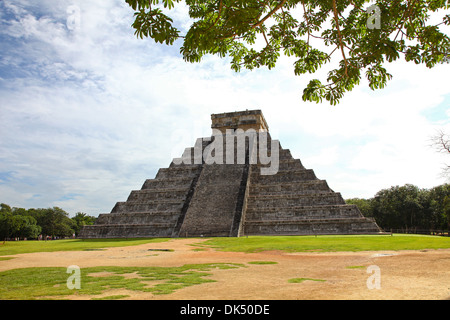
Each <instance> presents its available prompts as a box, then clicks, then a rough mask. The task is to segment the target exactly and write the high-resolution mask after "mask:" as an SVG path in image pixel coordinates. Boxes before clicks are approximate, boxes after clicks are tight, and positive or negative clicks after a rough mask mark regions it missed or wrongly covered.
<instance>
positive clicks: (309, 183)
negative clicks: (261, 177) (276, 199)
mask: <svg viewBox="0 0 450 320" xmlns="http://www.w3.org/2000/svg"><path fill="white" fill-rule="evenodd" d="M318 191H329V192H333V190H331V189H330V187H329V186H328V184H327V182H326V181H325V180H319V179H317V180H305V181H294V182H287V183H283V184H280V183H271V184H261V183H252V184H251V185H250V189H249V195H251V196H252V195H269V194H279V193H281V194H309V193H316V192H318Z"/></svg>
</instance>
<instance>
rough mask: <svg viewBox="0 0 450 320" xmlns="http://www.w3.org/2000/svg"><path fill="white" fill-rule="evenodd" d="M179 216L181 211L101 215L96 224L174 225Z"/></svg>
mask: <svg viewBox="0 0 450 320" xmlns="http://www.w3.org/2000/svg"><path fill="white" fill-rule="evenodd" d="M179 216H180V212H179V211H155V212H139V213H130V212H125V213H109V214H100V215H99V216H98V218H97V220H96V222H95V224H96V225H108V224H152V223H171V224H174V223H175V222H176V221H177V220H178V217H179Z"/></svg>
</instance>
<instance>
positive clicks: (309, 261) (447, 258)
mask: <svg viewBox="0 0 450 320" xmlns="http://www.w3.org/2000/svg"><path fill="white" fill-rule="evenodd" d="M201 242H202V240H199V239H174V240H170V241H168V242H161V243H148V244H143V245H138V246H132V247H118V248H109V249H106V250H102V251H67V252H41V253H27V254H18V255H15V256H14V259H11V260H5V261H0V271H4V270H8V269H15V268H26V267H68V266H70V265H78V266H80V267H81V268H83V267H93V266H161V267H168V266H182V265H184V264H199V263H225V262H228V263H243V264H245V266H246V267H242V268H237V269H227V270H213V271H211V273H212V275H211V276H210V277H209V278H210V279H214V280H216V282H211V283H204V284H201V285H194V286H191V287H187V288H183V289H181V290H178V291H176V292H174V293H172V294H168V295H158V296H154V295H152V294H151V293H148V292H135V291H129V290H109V291H107V292H104V293H103V294H102V296H110V295H116V294H125V295H129V299H170V300H173V299H194V300H195V299H251V300H252V299H267V300H271V299H282V300H288V299H289V300H290V299H449V298H450V249H439V250H421V251H395V252H387V251H383V252H380V251H370V252H336V253H284V252H279V251H265V252H261V253H241V252H220V251H215V250H213V249H210V248H201V249H203V251H197V250H194V249H199V247H195V246H192V244H196V243H201ZM151 249H171V250H173V251H153V250H151ZM253 261H273V262H277V264H248V262H253ZM369 266H376V267H375V269H376V270H379V275H380V277H379V279H380V282H379V285H380V288H379V289H377V288H374V289H369V288H368V285H367V281H368V279H369V277H371V278H370V279H373V278H374V276H375V273H368V272H367V271H368V269H367V268H368V267H369ZM292 278H309V279H316V280H321V281H313V280H306V281H303V282H301V283H289V282H288V280H289V279H292ZM370 284H374V282H371V281H369V285H370ZM97 297H98V296H97ZM83 298H84V299H86V298H88V297H83Z"/></svg>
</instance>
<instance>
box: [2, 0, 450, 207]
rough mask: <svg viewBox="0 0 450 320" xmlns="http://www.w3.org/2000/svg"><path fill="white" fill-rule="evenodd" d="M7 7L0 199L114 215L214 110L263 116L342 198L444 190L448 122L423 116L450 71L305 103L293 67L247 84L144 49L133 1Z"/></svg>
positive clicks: (409, 71) (444, 90) (414, 72)
mask: <svg viewBox="0 0 450 320" xmlns="http://www.w3.org/2000/svg"><path fill="white" fill-rule="evenodd" d="M4 5H5V7H6V8H7V10H9V11H8V14H9V16H8V15H6V14H3V15H2V16H1V19H2V23H1V25H2V26H3V27H4V28H3V29H2V30H1V31H0V35H1V36H2V39H6V40H7V43H5V44H4V45H5V46H4V48H5V50H4V51H3V53H2V54H1V55H0V72H2V70H6V72H5V73H4V74H2V73H0V119H1V122H2V127H1V128H0V135H1V137H2V139H1V140H0V174H1V173H2V172H14V173H13V174H12V175H11V177H10V178H9V179H8V181H4V182H2V181H0V193H1V195H2V199H0V200H1V201H2V202H6V203H9V204H10V205H13V206H24V207H39V206H52V205H59V206H61V207H62V208H63V209H65V210H67V211H69V212H71V213H72V214H73V213H75V212H77V211H85V212H88V213H89V214H93V215H97V214H98V213H102V212H109V211H110V210H111V208H112V207H113V206H114V204H115V202H116V201H123V200H126V197H127V196H128V194H129V192H130V191H131V189H136V188H137V189H138V188H140V187H141V185H142V183H143V182H144V180H145V179H147V178H153V177H154V175H155V174H156V171H157V169H158V168H160V167H166V166H168V165H169V164H170V161H171V159H172V158H173V157H179V156H181V154H182V152H183V150H184V148H186V147H191V146H193V145H194V142H195V139H196V138H198V137H204V136H207V135H209V133H210V114H211V113H218V112H228V111H235V110H242V109H262V111H263V113H264V115H265V117H266V119H267V121H268V123H269V127H270V131H271V133H272V136H273V137H274V138H276V139H279V140H280V142H281V144H282V146H283V147H285V148H289V149H291V151H292V154H293V155H294V156H295V157H297V158H300V159H301V160H302V162H303V163H304V165H305V166H307V167H309V168H313V169H314V170H315V171H316V174H317V176H318V177H319V178H322V179H326V180H328V182H329V185H330V186H331V187H332V188H333V189H334V190H336V191H341V192H342V194H343V195H344V196H346V197H353V196H361V197H363V196H364V197H369V196H372V195H373V193H375V192H376V191H378V190H380V189H381V188H385V187H389V186H390V185H392V184H402V183H406V182H410V183H416V184H418V185H419V186H420V187H431V186H433V185H437V184H439V183H442V182H443V180H442V179H441V178H439V177H438V175H439V174H438V173H439V171H440V169H441V167H442V161H443V160H445V159H444V158H445V157H444V155H440V154H436V153H435V152H434V151H433V150H431V149H430V148H429V147H428V144H427V139H428V138H429V137H430V135H432V134H434V131H435V130H436V128H437V127H443V126H446V125H447V126H448V125H449V121H448V117H447V118H446V117H442V116H440V117H439V118H438V119H437V120H436V119H435V120H430V119H428V118H427V117H426V116H425V115H424V112H428V111H430V110H433V108H438V107H439V108H442V109H443V110H444V112H443V114H445V113H446V112H447V113H448V112H449V111H450V106H447V109H445V108H446V107H445V106H444V107H442V105H443V104H444V103H445V101H449V94H450V89H448V85H447V82H446V81H445V75H446V74H448V72H449V71H450V70H449V65H443V66H440V67H439V68H436V69H432V70H425V68H423V67H420V66H419V67H417V66H415V65H411V64H405V63H398V64H393V65H392V66H389V68H388V70H389V71H391V72H392V73H393V74H394V79H393V80H392V81H391V82H389V83H388V87H387V88H386V89H384V90H379V91H376V92H371V91H370V90H368V89H367V87H365V86H364V85H362V86H360V87H357V88H355V89H354V90H353V92H350V93H348V94H347V96H346V97H345V98H344V99H343V100H342V102H341V104H339V105H337V106H329V105H327V104H326V103H324V104H315V103H305V102H303V101H302V100H301V94H302V89H303V87H304V86H305V85H306V84H307V78H303V77H302V78H300V77H295V76H294V75H293V69H292V61H291V60H290V59H285V58H281V59H280V63H279V65H278V66H277V68H275V69H274V70H271V71H268V70H265V69H260V70H255V71H252V72H249V71H243V72H241V73H239V74H236V73H234V72H233V71H231V70H230V67H229V65H228V62H227V61H226V60H222V59H219V58H217V57H205V59H204V60H203V62H202V63H200V64H190V63H186V62H184V61H183V60H182V58H181V57H180V55H179V54H178V48H176V47H167V46H165V45H156V44H154V43H153V42H152V40H140V39H139V40H138V39H136V37H135V36H134V35H133V30H132V28H131V27H130V25H131V22H132V18H133V17H132V16H133V11H132V9H131V8H129V7H128V6H127V5H126V3H125V2H124V1H101V2H99V1H87V0H83V1H81V0H80V1H58V2H57V3H56V4H55V2H54V1H53V0H45V1H40V2H39V5H37V4H30V3H29V2H28V1H25V0H15V1H10V0H5V1H4ZM72 5H75V6H78V7H79V8H80V19H79V24H80V25H79V28H70V27H68V26H67V19H68V18H69V17H68V15H69V16H70V14H73V11H69V12H68V10H67V9H68V8H69V7H70V6H72ZM185 15H186V7H185V6H182V7H180V8H179V9H178V10H177V11H176V13H175V16H176V17H177V18H179V22H177V23H179V24H180V25H182V26H183V28H184V29H185V30H186V28H187V26H188V25H189V24H190V20H189V19H183V17H185ZM11 17H15V18H14V19H12V18H11ZM5 19H9V20H7V21H6V20H5ZM5 21H6V22H5ZM2 45H3V44H2ZM445 99H447V100H445ZM447 116H448V114H447ZM448 129H449V131H450V128H448ZM0 177H1V176H0Z"/></svg>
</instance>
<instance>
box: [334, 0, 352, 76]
mask: <svg viewBox="0 0 450 320" xmlns="http://www.w3.org/2000/svg"><path fill="white" fill-rule="evenodd" d="M333 11H334V20H335V21H336V29H337V33H338V38H339V43H340V47H341V52H342V57H343V58H344V63H345V71H344V72H345V75H346V76H347V77H348V74H347V68H348V62H347V58H346V57H345V53H344V43H343V42H342V35H341V30H340V29H339V18H338V13H337V8H336V0H333Z"/></svg>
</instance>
